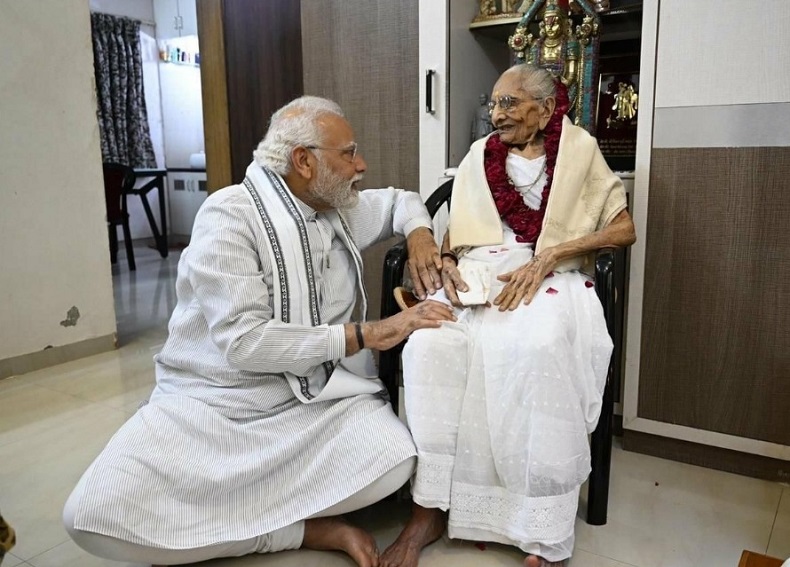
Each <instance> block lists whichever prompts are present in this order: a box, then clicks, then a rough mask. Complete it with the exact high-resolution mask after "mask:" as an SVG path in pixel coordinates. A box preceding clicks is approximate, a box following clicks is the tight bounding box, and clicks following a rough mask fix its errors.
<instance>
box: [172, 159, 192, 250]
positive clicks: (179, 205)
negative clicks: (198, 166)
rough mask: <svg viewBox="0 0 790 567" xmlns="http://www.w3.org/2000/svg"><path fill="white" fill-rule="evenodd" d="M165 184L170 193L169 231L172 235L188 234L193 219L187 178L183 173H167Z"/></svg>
mask: <svg viewBox="0 0 790 567" xmlns="http://www.w3.org/2000/svg"><path fill="white" fill-rule="evenodd" d="M167 185H168V192H169V193H170V232H171V234H174V235H189V234H191V233H192V221H194V215H193V214H192V205H191V197H190V191H189V179H187V178H186V177H185V176H184V175H183V174H179V173H169V174H168V176H167Z"/></svg>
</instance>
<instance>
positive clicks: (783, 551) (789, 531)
mask: <svg viewBox="0 0 790 567" xmlns="http://www.w3.org/2000/svg"><path fill="white" fill-rule="evenodd" d="M767 553H768V555H770V556H771V557H779V558H781V559H790V487H785V489H784V491H783V492H782V500H781V502H780V503H779V511H778V512H777V514H776V521H775V522H774V528H773V531H771V541H770V543H769V544H768V551H767Z"/></svg>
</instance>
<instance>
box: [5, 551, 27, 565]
mask: <svg viewBox="0 0 790 567" xmlns="http://www.w3.org/2000/svg"><path fill="white" fill-rule="evenodd" d="M23 564H24V561H22V560H21V559H20V558H19V557H17V556H16V555H12V554H10V553H6V554H5V558H3V563H2V565H3V567H16V566H17V565H23Z"/></svg>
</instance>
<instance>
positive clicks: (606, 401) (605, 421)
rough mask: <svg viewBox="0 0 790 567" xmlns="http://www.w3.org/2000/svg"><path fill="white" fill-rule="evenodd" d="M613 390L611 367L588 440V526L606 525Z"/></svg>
mask: <svg viewBox="0 0 790 567" xmlns="http://www.w3.org/2000/svg"><path fill="white" fill-rule="evenodd" d="M613 410H614V393H613V390H612V364H611V362H610V364H609V375H608V376H607V379H606V387H605V388H604V391H603V407H602V408H601V417H600V418H599V419H598V427H596V428H595V431H593V434H592V439H591V440H590V456H591V460H592V471H591V472H590V479H589V481H588V484H587V523H588V524H590V525H592V526H602V525H604V524H606V516H607V512H608V508H609V473H610V470H611V462H612V414H613V413H614V411H613Z"/></svg>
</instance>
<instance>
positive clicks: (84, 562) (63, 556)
mask: <svg viewBox="0 0 790 567" xmlns="http://www.w3.org/2000/svg"><path fill="white" fill-rule="evenodd" d="M27 562H28V563H29V564H30V565H32V566H33V567H149V565H148V564H143V563H119V562H117V561H110V560H109V559H101V558H100V557H96V556H95V555H91V554H89V553H88V552H87V551H83V550H82V549H81V548H80V547H78V546H77V544H76V543H74V542H73V541H71V540H69V541H67V542H66V543H62V544H60V545H58V546H57V547H54V548H52V549H50V550H49V551H46V552H44V553H42V554H41V555H37V556H35V557H33V558H32V559H29V560H28V561H27ZM3 567H5V565H3Z"/></svg>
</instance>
